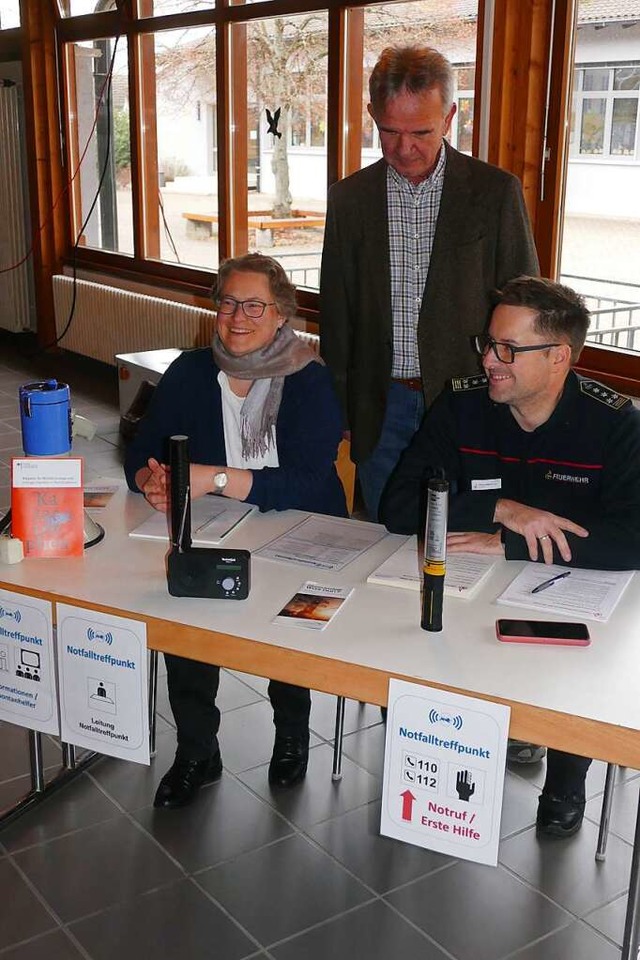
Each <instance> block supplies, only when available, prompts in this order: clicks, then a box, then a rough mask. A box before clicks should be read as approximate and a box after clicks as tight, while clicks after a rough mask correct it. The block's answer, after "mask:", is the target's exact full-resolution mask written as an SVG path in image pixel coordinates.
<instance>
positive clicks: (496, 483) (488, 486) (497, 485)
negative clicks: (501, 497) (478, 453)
mask: <svg viewBox="0 0 640 960" xmlns="http://www.w3.org/2000/svg"><path fill="white" fill-rule="evenodd" d="M471 489H472V490H501V489H502V479H501V478H500V477H496V478H495V480H491V479H487V480H472V481H471Z"/></svg>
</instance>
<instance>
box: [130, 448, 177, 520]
mask: <svg viewBox="0 0 640 960" xmlns="http://www.w3.org/2000/svg"><path fill="white" fill-rule="evenodd" d="M135 480H136V485H137V487H138V489H139V490H141V491H142V493H143V494H144V498H145V500H146V501H147V502H148V503H150V504H151V506H152V507H153V508H154V510H162V511H163V513H166V512H167V510H168V508H169V473H168V469H167V467H166V466H165V464H164V463H158V461H157V460H155V459H154V458H153V457H149V460H148V462H147V466H146V467H140V469H139V470H138V471H137V473H136V477H135Z"/></svg>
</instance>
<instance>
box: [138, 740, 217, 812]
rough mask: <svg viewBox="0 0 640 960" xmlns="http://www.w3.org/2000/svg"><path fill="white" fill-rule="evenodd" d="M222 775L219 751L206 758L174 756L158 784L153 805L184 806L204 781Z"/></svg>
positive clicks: (207, 781) (212, 779) (206, 781)
mask: <svg viewBox="0 0 640 960" xmlns="http://www.w3.org/2000/svg"><path fill="white" fill-rule="evenodd" d="M221 776H222V758H221V757H220V751H219V750H218V752H217V753H214V755H213V756H212V757H210V758H209V759H208V760H179V759H177V758H176V760H174V762H173V766H172V767H171V769H170V770H168V771H167V772H166V773H165V775H164V777H163V778H162V780H161V781H160V783H159V785H158V789H157V791H156V796H155V799H154V801H153V805H154V807H170V808H172V809H173V808H174V807H186V805H187V804H188V803H191V801H192V800H193V798H194V797H195V795H196V793H197V792H198V790H199V789H200V787H201V786H202V785H203V784H204V783H213V781H214V780H219V779H220V777H221Z"/></svg>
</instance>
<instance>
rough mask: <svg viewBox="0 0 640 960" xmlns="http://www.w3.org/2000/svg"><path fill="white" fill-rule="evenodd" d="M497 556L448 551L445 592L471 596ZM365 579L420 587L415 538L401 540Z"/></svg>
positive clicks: (420, 580)
mask: <svg viewBox="0 0 640 960" xmlns="http://www.w3.org/2000/svg"><path fill="white" fill-rule="evenodd" d="M497 559H498V558H497V557H492V556H484V555H483V554H479V553H452V554H449V555H447V572H446V575H445V578H444V592H445V593H446V594H447V595H448V596H452V597H464V598H465V599H471V597H474V596H475V595H476V593H477V592H478V590H479V589H480V587H481V585H482V584H483V583H484V581H485V580H486V578H487V577H488V576H489V574H490V572H491V571H492V570H493V568H494V566H495V564H496V561H497ZM367 583H377V584H382V585H384V586H387V587H406V588H408V589H409V590H419V589H420V586H421V585H422V558H421V556H420V554H419V552H418V538H417V537H409V538H408V540H406V541H405V542H404V543H402V544H401V545H400V546H399V547H398V549H397V550H396V551H395V553H392V554H391V556H390V557H387V559H386V560H385V561H384V563H382V564H381V565H380V566H379V567H378V569H377V570H374V571H373V573H370V574H369V576H368V577H367Z"/></svg>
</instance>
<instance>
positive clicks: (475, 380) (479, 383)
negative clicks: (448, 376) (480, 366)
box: [451, 373, 489, 393]
mask: <svg viewBox="0 0 640 960" xmlns="http://www.w3.org/2000/svg"><path fill="white" fill-rule="evenodd" d="M488 382H489V381H488V380H487V378H486V377H485V376H484V374H480V373H479V374H477V375H476V376H475V377H454V378H453V379H452V380H451V389H452V390H453V392H454V393H461V392H462V391H464V390H481V389H482V387H486V386H487V384H488Z"/></svg>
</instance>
